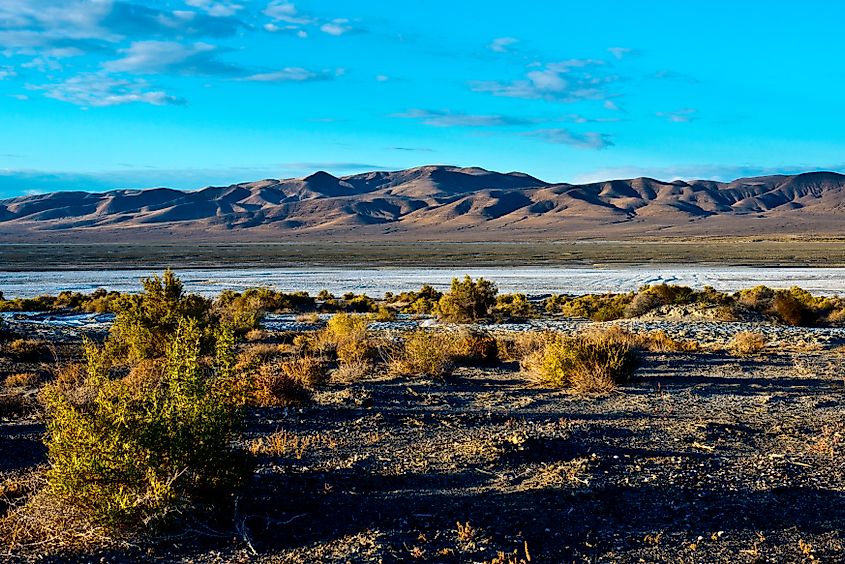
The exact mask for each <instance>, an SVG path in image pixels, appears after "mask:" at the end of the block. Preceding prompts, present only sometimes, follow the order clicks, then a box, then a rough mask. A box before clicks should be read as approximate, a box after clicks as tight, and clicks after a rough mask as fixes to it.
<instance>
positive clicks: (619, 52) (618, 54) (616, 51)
mask: <svg viewBox="0 0 845 564" xmlns="http://www.w3.org/2000/svg"><path fill="white" fill-rule="evenodd" d="M607 52H608V53H610V54H611V55H612V56H613V58H614V59H616V60H617V61H621V60H622V59H624V58H626V57H630V56H632V55H637V54H638V53H639V51H637V50H636V49H631V48H630V47H609V48H608V49H607Z"/></svg>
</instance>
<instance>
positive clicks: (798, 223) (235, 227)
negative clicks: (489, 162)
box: [0, 166, 845, 242]
mask: <svg viewBox="0 0 845 564" xmlns="http://www.w3.org/2000/svg"><path fill="white" fill-rule="evenodd" d="M23 188H25V187H23ZM843 209H845V176H843V175H840V174H836V173H833V172H809V173H804V174H798V175H792V176H786V175H779V176H765V177H756V178H740V179H737V180H734V181H733V182H729V183H722V182H715V181H708V180H691V181H681V180H677V181H672V182H663V181H659V180H654V179H651V178H635V179H630V180H610V181H606V182H596V183H591V184H582V185H574V184H549V183H546V182H543V181H542V180H539V179H537V178H534V177H532V176H529V175H526V174H522V173H516V172H512V173H507V174H502V173H497V172H491V171H487V170H484V169H480V168H458V167H451V166H425V167H419V168H413V169H408V170H402V171H397V172H370V173H364V174H356V175H352V176H345V177H342V178H337V177H334V176H332V175H331V174H328V173H326V172H317V173H315V174H312V175H311V176H308V177H306V178H302V179H287V180H261V181H258V182H249V183H243V184H236V185H232V186H228V187H208V188H205V189H202V190H198V191H190V192H185V191H179V190H171V189H168V188H156V189H150V190H113V191H110V192H104V193H89V192H55V193H51V194H39V195H30V196H22V197H18V198H12V199H7V200H0V238H2V240H5V241H9V242H11V241H24V240H25V241H51V240H65V241H70V240H73V241H76V242H83V241H94V242H96V241H103V242H106V241H109V242H111V241H117V240H122V241H131V240H133V239H136V238H137V237H143V238H144V240H146V241H149V240H157V239H160V240H164V239H169V238H171V237H174V236H178V237H181V238H183V239H185V240H208V239H221V240H222V239H225V240H231V241H259V240H261V241H273V240H309V239H313V240H327V239H329V240H330V239H343V238H350V237H354V238H363V237H369V238H373V240H392V239H395V240H413V239H425V240H467V241H473V240H479V241H481V240H490V241H507V240H530V239H535V238H540V239H546V240H554V239H566V238H595V239H609V238H614V237H618V236H672V237H681V236H701V235H737V236H747V235H763V234H769V235H775V234H785V235H808V234H824V235H838V234H843V233H845V228H843V225H842V221H841V219H840V218H841V213H842V211H843Z"/></svg>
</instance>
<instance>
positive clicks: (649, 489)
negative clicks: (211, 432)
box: [0, 350, 845, 563]
mask: <svg viewBox="0 0 845 564" xmlns="http://www.w3.org/2000/svg"><path fill="white" fill-rule="evenodd" d="M842 361H843V357H842V356H840V354H839V353H838V352H837V351H835V350H821V351H814V352H789V351H784V350H767V351H765V352H763V353H761V354H760V355H757V356H753V357H745V358H738V357H734V356H731V355H729V354H727V353H713V352H696V353H668V354H653V353H647V354H645V355H644V358H643V362H642V365H641V367H640V368H639V369H638V371H637V374H636V379H635V381H634V382H632V383H630V384H628V385H625V386H623V387H620V388H619V389H618V390H617V391H615V392H613V393H610V394H606V395H601V396H593V397H584V396H576V395H572V394H570V393H568V392H566V391H559V390H549V389H541V388H536V387H531V386H530V385H528V384H527V382H526V381H525V379H524V378H522V376H521V375H520V374H519V371H518V366H517V365H516V364H504V365H500V366H496V367H490V368H461V369H459V370H458V371H457V372H456V373H455V375H454V377H453V378H451V379H449V380H448V381H446V382H437V381H431V380H424V379H420V378H400V379H397V378H394V377H388V376H386V375H376V376H375V377H372V378H370V379H368V380H365V381H360V382H356V383H353V384H330V385H328V386H327V387H325V388H323V389H321V390H320V391H318V392H317V393H316V394H315V395H314V397H313V401H312V402H311V403H310V404H308V405H306V406H305V407H300V408H260V409H254V410H252V411H251V412H250V413H249V415H248V421H247V428H246V432H245V434H244V436H243V437H242V441H243V442H242V445H243V446H244V447H246V448H247V449H250V447H252V450H253V451H254V452H256V453H257V454H256V467H255V471H254V474H253V476H252V478H251V481H250V482H249V483H248V484H247V485H246V486H245V487H244V489H243V490H242V491H241V492H240V493H239V496H238V500H237V504H236V506H235V507H236V509H235V510H233V511H234V512H233V514H232V516H234V521H235V523H236V526H235V527H226V526H221V527H220V528H219V529H218V528H215V527H213V526H210V527H209V528H207V529H204V530H202V531H189V532H187V533H185V534H184V535H183V536H180V537H175V538H171V539H168V540H165V541H162V542H160V543H159V544H156V545H152V546H144V547H127V548H125V549H120V550H111V551H106V552H102V553H96V554H88V555H76V556H67V555H65V556H62V557H52V558H50V559H48V560H53V561H67V560H68V559H75V560H79V561H85V562H89V561H90V562H95V561H103V562H123V561H162V562H164V561H190V562H229V561H242V562H249V561H256V562H297V563H299V562H411V561H420V562H485V561H491V560H492V559H493V558H495V557H496V556H497V554H498V553H499V552H500V551H501V552H504V553H505V554H506V555H508V554H510V555H513V554H514V553H516V555H517V556H516V557H514V558H515V559H513V560H510V561H512V562H519V561H520V560H519V559H522V560H525V561H530V562H532V563H533V562H554V563H557V562H809V561H820V562H843V561H845V409H844V408H843V407H845V403H843V400H844V399H845V368H843V366H842ZM19 368H20V367H19V366H16V367H12V366H9V365H8V364H5V365H3V364H2V361H0V372H4V371H6V372H8V371H9V370H12V369H15V370H17V369H19ZM42 432H43V421H41V418H40V416H39V415H38V412H37V410H36V411H32V412H29V411H28V410H27V409H24V410H23V411H21V412H20V413H15V414H13V416H11V417H8V418H6V419H0V478H4V477H8V476H11V475H15V474H20V473H23V472H26V471H29V470H31V469H33V468H35V467H37V466H38V465H40V464H44V463H45V462H46V454H45V451H44V448H43V447H42V446H41V442H40V440H41V433H42ZM274 435H275V439H276V442H274V443H271V441H270V439H269V437H271V436H274ZM271 444H272V445H274V446H273V448H270V446H269V445H271ZM268 451H272V452H268ZM3 510H4V508H3V506H2V505H0V511H3ZM230 522H231V519H230ZM459 524H460V525H459ZM517 558H518V559H517ZM529 558H530V560H528V559H529ZM0 559H6V560H14V559H21V560H23V559H38V556H37V554H28V555H27V556H26V558H24V557H23V556H17V557H12V556H11V555H6V556H3V553H2V551H0ZM502 561H503V562H507V561H508V560H502Z"/></svg>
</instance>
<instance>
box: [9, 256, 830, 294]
mask: <svg viewBox="0 0 845 564" xmlns="http://www.w3.org/2000/svg"><path fill="white" fill-rule="evenodd" d="M152 274H154V271H153V270H152V269H150V270H144V269H132V270H115V269H106V270H103V269H96V270H72V271H67V270H65V271H55V272H50V271H47V272H33V271H21V272H0V292H2V293H3V294H4V296H5V297H6V298H7V299H9V298H16V297H32V296H37V295H41V294H56V293H58V292H61V291H64V290H69V291H75V292H91V291H93V290H95V289H97V288H105V289H107V290H118V291H122V292H137V291H138V290H139V286H140V285H139V280H140V279H141V278H143V277H146V276H150V275H152ZM178 274H179V276H180V277H181V279H182V281H183V283H184V284H185V287H186V289H187V290H188V291H190V292H195V293H199V294H202V295H206V296H213V295H216V294H218V293H219V292H220V291H222V290H224V289H231V290H243V289H246V288H251V287H259V286H267V287H271V288H274V289H276V290H281V291H285V292H293V291H300V290H303V291H307V292H309V293H312V294H314V293H317V292H319V291H320V290H323V289H326V290H328V291H330V292H332V293H334V294H343V293H345V292H355V293H365V294H367V295H370V296H373V297H380V296H382V295H384V293H385V292H394V293H396V292H402V291H407V290H418V289H419V288H420V286H422V285H423V284H430V285H432V286H434V287H435V288H438V289H441V290H442V289H445V288H448V286H449V283H450V281H451V279H452V278H453V277H461V276H463V275H465V274H469V275H470V276H472V277H473V278H477V277H484V278H487V279H490V280H493V281H494V282H496V284H497V285H498V286H499V290H500V291H501V292H522V293H526V294H529V295H539V294H554V293H568V294H589V293H602V292H620V291H629V290H635V289H637V288H639V287H641V286H643V285H646V284H660V283H662V282H666V283H669V284H681V285H687V286H691V287H695V288H701V287H703V286H713V287H714V288H716V289H717V290H721V291H728V292H730V291H736V290H740V289H743V288H749V287H752V286H756V285H758V284H765V285H767V286H771V287H775V288H788V287H791V286H800V287H802V288H804V289H806V290H808V291H810V292H812V293H814V294H824V295H830V294H842V293H845V269H843V268H822V267H800V268H799V267H776V268H764V267H742V266H707V265H680V264H679V265H660V266H656V265H641V266H614V267H607V268H596V267H589V268H587V267H573V266H561V267H536V268H532V267H487V268H459V267H454V268H423V267H419V268H414V267H396V268H326V267H309V268H265V269H262V268H227V269H211V268H209V269H187V270H179V271H178Z"/></svg>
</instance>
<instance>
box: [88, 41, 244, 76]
mask: <svg viewBox="0 0 845 564" xmlns="http://www.w3.org/2000/svg"><path fill="white" fill-rule="evenodd" d="M121 53H122V54H123V58H121V59H117V60H115V61H108V62H106V63H105V64H103V68H105V69H106V70H108V71H112V72H128V73H136V74H164V73H173V74H197V75H224V76H233V75H239V74H243V73H244V71H243V69H241V68H240V67H238V66H235V65H232V64H229V63H225V62H223V61H220V60H219V59H218V58H217V57H218V53H219V49H218V48H217V47H215V46H214V45H210V44H208V43H194V44H192V45H183V44H181V43H177V42H175V41H136V42H134V43H132V45H131V46H130V47H129V48H128V49H124V50H122V51H121Z"/></svg>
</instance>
